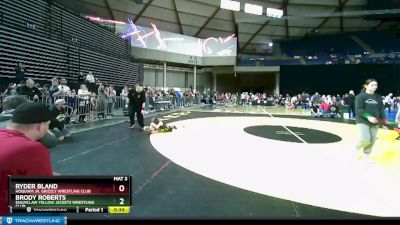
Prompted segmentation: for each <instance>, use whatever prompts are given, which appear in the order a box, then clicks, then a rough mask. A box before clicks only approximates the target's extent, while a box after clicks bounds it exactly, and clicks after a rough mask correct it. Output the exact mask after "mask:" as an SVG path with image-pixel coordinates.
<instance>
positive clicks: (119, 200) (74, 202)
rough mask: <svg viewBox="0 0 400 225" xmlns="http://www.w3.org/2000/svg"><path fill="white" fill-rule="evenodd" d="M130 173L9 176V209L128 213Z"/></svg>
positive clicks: (130, 204) (12, 211) (14, 210)
mask: <svg viewBox="0 0 400 225" xmlns="http://www.w3.org/2000/svg"><path fill="white" fill-rule="evenodd" d="M131 187H132V177H131V176H87V177H86V176H79V177H77V176H54V177H22V176H21V177H16V176H10V177H9V201H8V202H9V208H10V213H41V212H43V213H69V212H71V213H129V212H130V210H131V208H132V199H131V198H132V195H131Z"/></svg>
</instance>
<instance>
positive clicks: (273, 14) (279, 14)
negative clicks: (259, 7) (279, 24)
mask: <svg viewBox="0 0 400 225" xmlns="http://www.w3.org/2000/svg"><path fill="white" fill-rule="evenodd" d="M267 16H269V17H276V18H281V17H282V16H283V10H280V9H274V8H267Z"/></svg>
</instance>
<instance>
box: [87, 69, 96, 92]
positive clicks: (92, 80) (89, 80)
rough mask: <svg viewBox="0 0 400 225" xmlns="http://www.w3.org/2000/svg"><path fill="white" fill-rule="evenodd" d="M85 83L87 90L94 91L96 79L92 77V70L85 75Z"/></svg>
mask: <svg viewBox="0 0 400 225" xmlns="http://www.w3.org/2000/svg"><path fill="white" fill-rule="evenodd" d="M85 84H86V87H87V88H88V90H90V91H94V90H95V89H96V79H95V78H94V76H93V74H92V71H89V73H88V74H87V75H86V79H85Z"/></svg>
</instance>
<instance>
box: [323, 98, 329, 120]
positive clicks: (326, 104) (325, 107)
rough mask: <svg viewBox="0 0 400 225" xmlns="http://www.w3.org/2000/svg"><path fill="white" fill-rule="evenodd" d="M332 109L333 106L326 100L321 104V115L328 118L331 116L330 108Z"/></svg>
mask: <svg viewBox="0 0 400 225" xmlns="http://www.w3.org/2000/svg"><path fill="white" fill-rule="evenodd" d="M330 107H331V104H329V101H328V100H325V101H323V102H322V103H321V114H322V116H324V117H328V116H329V115H328V114H329V108H330Z"/></svg>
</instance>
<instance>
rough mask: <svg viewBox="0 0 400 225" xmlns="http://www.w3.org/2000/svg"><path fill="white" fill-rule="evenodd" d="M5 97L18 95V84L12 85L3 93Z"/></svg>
mask: <svg viewBox="0 0 400 225" xmlns="http://www.w3.org/2000/svg"><path fill="white" fill-rule="evenodd" d="M3 95H18V92H17V84H16V83H10V84H9V85H8V88H7V89H6V90H5V91H4V92H3Z"/></svg>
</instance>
